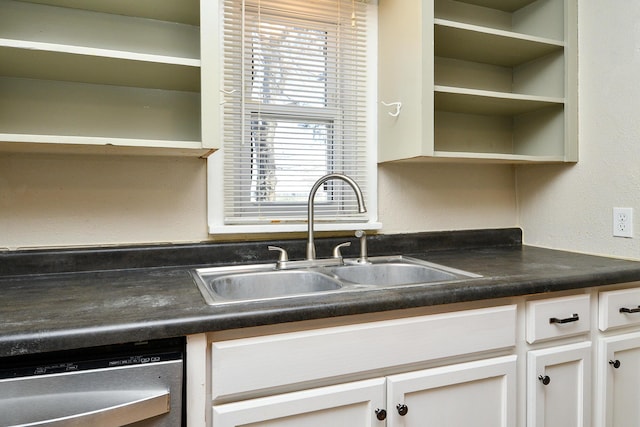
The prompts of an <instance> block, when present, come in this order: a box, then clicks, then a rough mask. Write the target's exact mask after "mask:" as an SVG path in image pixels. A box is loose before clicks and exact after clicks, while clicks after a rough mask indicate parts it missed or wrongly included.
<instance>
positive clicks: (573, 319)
mask: <svg viewBox="0 0 640 427" xmlns="http://www.w3.org/2000/svg"><path fill="white" fill-rule="evenodd" d="M578 320H580V317H579V316H578V314H577V313H574V314H573V316H571V317H566V318H564V319H558V318H557V317H552V318H550V319H549V323H571V322H577V321H578Z"/></svg>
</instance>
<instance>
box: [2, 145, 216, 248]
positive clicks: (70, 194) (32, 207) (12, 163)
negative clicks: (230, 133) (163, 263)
mask: <svg viewBox="0 0 640 427" xmlns="http://www.w3.org/2000/svg"><path fill="white" fill-rule="evenodd" d="M205 171H206V164H205V162H204V160H201V159H197V158H169V157H135V156H131V157H121V156H85V155H74V156H65V155H45V154H37V155H33V154H0V247H4V248H11V249H15V248H24V247H26V248H31V247H42V246H86V245H112V244H122V243H150V242H183V241H199V240H204V239H206V238H207V234H206V230H207V228H206V217H205V209H206V200H205V197H206V195H205V194H206V192H205V188H206V187H205V183H206V181H205Z"/></svg>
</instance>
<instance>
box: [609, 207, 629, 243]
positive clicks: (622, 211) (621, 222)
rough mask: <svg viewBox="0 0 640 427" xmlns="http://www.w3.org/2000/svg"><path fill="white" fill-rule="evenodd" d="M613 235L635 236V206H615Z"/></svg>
mask: <svg viewBox="0 0 640 427" xmlns="http://www.w3.org/2000/svg"><path fill="white" fill-rule="evenodd" d="M613 235H614V236H615V237H633V208H613Z"/></svg>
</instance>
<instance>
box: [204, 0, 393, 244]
mask: <svg viewBox="0 0 640 427" xmlns="http://www.w3.org/2000/svg"><path fill="white" fill-rule="evenodd" d="M217 3H218V12H219V13H220V19H221V17H222V6H223V5H222V0H218V1H217ZM369 3H370V6H369V7H367V17H366V19H367V24H368V33H367V40H366V42H367V51H368V54H367V64H366V69H367V72H368V78H367V87H366V101H365V103H366V105H367V128H366V141H367V142H366V144H367V146H366V167H365V169H366V183H363V184H365V185H366V188H367V191H366V199H365V203H366V206H367V211H368V218H367V220H366V222H364V221H353V220H348V218H345V219H342V220H340V219H336V217H333V218H332V219H329V220H327V219H324V218H322V217H321V216H319V215H316V217H315V224H314V225H315V227H314V229H315V230H317V231H344V230H354V229H364V230H375V229H380V228H381V227H382V224H380V223H379V222H378V215H377V205H378V197H377V1H370V2H369ZM218 25H219V28H218V33H217V34H216V37H217V40H215V44H214V47H215V48H216V49H217V51H216V54H217V55H218V57H219V58H221V57H222V42H223V40H222V35H221V32H222V31H223V28H222V24H221V23H220V22H219V23H218ZM223 65H224V64H223V63H222V60H221V59H220V63H219V67H220V70H218V73H219V75H218V77H219V82H220V83H219V85H220V86H219V89H220V91H221V92H220V95H219V96H220V101H221V102H220V105H221V104H222V103H223V102H224V96H225V95H224V93H223V91H222V89H223V86H222V76H223V73H222V67H223ZM203 96H205V94H203ZM245 105H246V104H245ZM310 109H312V108H310ZM248 110H252V109H251V108H249V109H248ZM282 110H283V109H282V108H280V109H279V108H278V105H277V104H276V105H273V106H271V105H270V106H268V108H265V107H264V106H262V107H261V111H262V113H267V114H274V115H278V114H280V113H284V111H282ZM284 110H286V108H285V109H284ZM217 113H218V114H217V117H216V118H215V120H216V124H217V128H218V132H217V136H218V137H219V138H220V139H222V130H223V109H222V107H221V106H218V111H217ZM316 113H317V111H316ZM245 114H252V112H251V111H247V112H245ZM323 117H324V118H326V119H327V120H331V114H330V113H327V112H325V113H322V114H316V115H315V116H313V118H314V119H320V118H323ZM309 118H311V117H309ZM224 172H225V171H224V150H223V149H220V150H218V151H216V152H214V153H212V154H211V155H210V156H209V157H208V158H207V184H208V185H207V208H208V214H207V216H208V225H209V233H210V234H246V233H284V232H301V231H306V229H307V224H306V217H307V212H306V211H307V202H306V199H305V201H304V202H300V203H294V204H289V203H285V202H270V203H273V205H272V206H274V208H275V207H276V206H278V205H279V204H282V205H289V206H291V205H294V206H296V211H297V212H300V213H301V214H302V215H301V216H302V217H304V218H305V220H304V221H301V220H300V219H299V218H297V215H296V219H295V220H292V221H289V220H287V219H286V218H282V219H281V220H278V221H267V222H252V221H248V222H246V223H245V222H243V221H241V220H239V221H237V222H235V223H233V224H226V223H225V205H224V203H225V194H224V191H225V190H224ZM332 172H341V171H338V170H329V171H328V173H332ZM360 181H362V180H360ZM327 184H328V185H329V186H330V187H331V186H337V185H340V184H342V181H340V182H336V181H335V180H334V181H329V182H328V183H327ZM309 189H310V188H309ZM349 191H350V190H349ZM247 197H248V198H250V197H251V194H250V191H249V192H247ZM329 204H330V203H329ZM323 205H324V206H325V207H324V208H326V205H327V204H326V203H323V202H322V201H318V202H316V203H315V208H316V213H317V212H319V211H320V210H322V209H323Z"/></svg>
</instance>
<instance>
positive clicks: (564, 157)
mask: <svg viewBox="0 0 640 427" xmlns="http://www.w3.org/2000/svg"><path fill="white" fill-rule="evenodd" d="M398 3H400V2H394V1H393V0H380V11H379V17H380V18H379V19H380V29H379V31H380V36H379V44H380V70H379V75H380V81H379V96H380V100H381V101H384V102H387V103H389V102H401V103H402V108H401V112H400V114H399V115H397V116H395V117H394V116H391V115H390V114H388V113H389V112H390V111H389V110H387V109H385V108H384V107H381V108H380V114H379V147H380V148H379V160H380V161H381V162H386V161H402V160H412V161H424V160H445V161H469V160H474V159H475V160H482V161H494V162H511V163H527V162H574V161H577V155H578V150H577V6H576V0H459V1H455V0H435V1H420V0H412V1H410V2H402V4H398Z"/></svg>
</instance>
